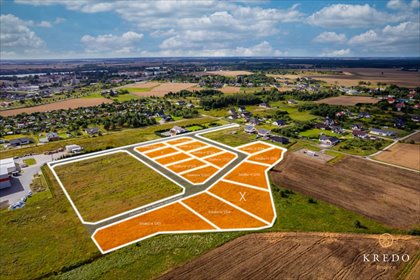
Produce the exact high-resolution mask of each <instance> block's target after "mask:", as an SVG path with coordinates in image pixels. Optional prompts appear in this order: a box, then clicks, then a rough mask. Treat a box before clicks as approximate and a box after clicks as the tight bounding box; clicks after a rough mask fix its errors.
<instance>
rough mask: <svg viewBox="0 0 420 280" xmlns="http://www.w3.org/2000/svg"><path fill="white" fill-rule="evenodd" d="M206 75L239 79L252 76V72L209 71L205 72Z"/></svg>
mask: <svg viewBox="0 0 420 280" xmlns="http://www.w3.org/2000/svg"><path fill="white" fill-rule="evenodd" d="M205 73H206V74H210V75H220V76H226V77H237V76H239V75H251V74H253V73H252V72H249V71H227V70H226V71H208V72H205Z"/></svg>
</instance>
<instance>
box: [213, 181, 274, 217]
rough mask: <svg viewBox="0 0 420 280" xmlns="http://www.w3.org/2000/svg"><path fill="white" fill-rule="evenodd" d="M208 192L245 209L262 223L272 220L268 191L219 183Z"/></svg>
mask: <svg viewBox="0 0 420 280" xmlns="http://www.w3.org/2000/svg"><path fill="white" fill-rule="evenodd" d="M209 192H211V193H213V194H215V195H217V196H219V197H221V198H223V199H226V200H227V201H229V202H231V203H233V204H235V205H237V206H239V207H241V208H242V209H245V210H246V211H248V212H250V213H252V214H254V215H256V216H258V217H260V218H261V219H263V220H264V221H267V222H269V223H271V221H272V220H273V219H274V212H273V207H272V204H271V197H270V193H269V192H268V191H263V190H256V189H252V188H247V187H243V186H239V185H236V184H231V183H228V182H224V181H219V182H218V183H216V184H215V185H214V186H213V187H211V189H210V190H209Z"/></svg>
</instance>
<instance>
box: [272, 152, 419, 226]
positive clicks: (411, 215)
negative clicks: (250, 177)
mask: <svg viewBox="0 0 420 280" xmlns="http://www.w3.org/2000/svg"><path fill="white" fill-rule="evenodd" d="M270 177H271V180H272V182H273V183H275V184H276V185H278V186H281V187H285V188H287V189H290V190H294V191H298V192H301V193H304V194H306V195H309V196H312V197H315V198H317V199H320V200H324V201H326V202H329V203H332V204H335V205H338V206H340V207H343V208H346V209H349V210H351V211H353V212H356V213H359V214H362V215H364V216H366V217H369V218H372V219H375V220H377V221H379V222H382V223H384V224H387V225H390V226H394V227H398V228H405V229H409V228H411V227H413V226H415V225H419V224H420V200H419V197H420V184H419V183H418V182H419V180H420V174H419V173H416V172H412V171H407V170H402V169H399V168H395V167H391V166H386V165H383V164H380V163H375V162H371V161H367V160H364V159H359V158H356V157H346V158H344V159H343V160H341V161H340V162H338V163H336V164H334V165H332V166H331V165H329V164H327V163H321V162H319V161H318V160H314V159H311V158H309V157H307V156H305V155H302V154H297V153H289V154H286V158H285V159H284V160H283V161H282V162H281V163H280V164H278V165H277V166H275V167H274V168H273V170H272V171H271V172H270Z"/></svg>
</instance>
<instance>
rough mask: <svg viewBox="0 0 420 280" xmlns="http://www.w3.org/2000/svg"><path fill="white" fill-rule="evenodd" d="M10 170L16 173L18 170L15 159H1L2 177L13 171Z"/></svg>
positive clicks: (0, 169)
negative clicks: (15, 170)
mask: <svg viewBox="0 0 420 280" xmlns="http://www.w3.org/2000/svg"><path fill="white" fill-rule="evenodd" d="M9 169H12V170H11V171H14V169H16V164H15V161H14V159H13V158H5V159H0V175H4V174H7V173H9V172H11V171H9Z"/></svg>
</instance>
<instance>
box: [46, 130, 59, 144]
mask: <svg viewBox="0 0 420 280" xmlns="http://www.w3.org/2000/svg"><path fill="white" fill-rule="evenodd" d="M47 139H48V142H50V141H57V140H60V136H59V135H58V133H57V132H49V133H47Z"/></svg>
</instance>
